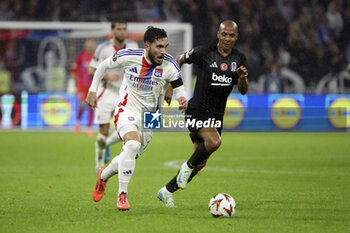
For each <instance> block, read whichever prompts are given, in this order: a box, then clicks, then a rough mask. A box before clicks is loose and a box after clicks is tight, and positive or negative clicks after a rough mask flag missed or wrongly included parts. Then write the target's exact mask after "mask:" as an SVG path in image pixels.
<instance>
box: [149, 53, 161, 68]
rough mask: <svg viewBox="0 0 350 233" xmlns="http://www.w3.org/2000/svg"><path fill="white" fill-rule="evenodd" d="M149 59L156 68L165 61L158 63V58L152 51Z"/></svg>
mask: <svg viewBox="0 0 350 233" xmlns="http://www.w3.org/2000/svg"><path fill="white" fill-rule="evenodd" d="M148 58H149V60H150V61H151V63H152V64H153V65H155V66H159V65H161V64H162V62H163V60H162V61H161V62H157V61H156V57H155V56H154V54H153V53H152V51H151V50H150V51H149V53H148Z"/></svg>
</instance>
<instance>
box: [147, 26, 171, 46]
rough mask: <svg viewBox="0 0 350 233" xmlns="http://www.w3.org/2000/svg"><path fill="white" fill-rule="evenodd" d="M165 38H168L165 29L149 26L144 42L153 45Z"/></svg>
mask: <svg viewBox="0 0 350 233" xmlns="http://www.w3.org/2000/svg"><path fill="white" fill-rule="evenodd" d="M165 37H168V35H167V33H166V31H165V30H164V29H161V28H156V27H152V26H149V27H148V28H147V30H146V32H145V35H144V39H143V41H144V42H145V43H153V42H154V41H156V40H159V39H161V38H165Z"/></svg>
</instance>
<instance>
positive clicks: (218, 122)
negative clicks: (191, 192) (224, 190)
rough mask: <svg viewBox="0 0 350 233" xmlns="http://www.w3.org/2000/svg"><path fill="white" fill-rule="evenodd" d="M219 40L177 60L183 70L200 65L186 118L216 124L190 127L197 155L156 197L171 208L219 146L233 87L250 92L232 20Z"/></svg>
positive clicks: (194, 155)
mask: <svg viewBox="0 0 350 233" xmlns="http://www.w3.org/2000/svg"><path fill="white" fill-rule="evenodd" d="M217 38H218V43H217V44H212V45H209V46H199V47H196V48H194V49H191V50H190V51H188V52H187V53H185V54H183V55H180V56H179V57H177V59H176V60H177V62H178V63H179V65H180V67H181V66H182V65H183V64H184V63H188V64H192V63H195V64H196V65H197V66H198V74H197V81H196V86H195V89H194V96H193V98H192V99H191V100H190V101H189V102H188V108H187V110H186V113H185V115H186V118H187V119H189V120H193V119H195V121H196V122H202V123H203V122H205V121H208V120H209V121H210V122H214V123H213V124H209V127H204V126H203V124H202V123H199V124H195V125H194V126H193V127H192V125H191V127H189V131H190V137H191V139H192V142H193V144H194V152H193V154H192V156H191V157H190V158H189V159H188V160H187V161H186V162H185V163H184V164H182V165H181V168H180V170H179V172H178V173H177V175H176V176H175V177H174V178H173V179H172V180H170V182H169V183H168V184H167V185H166V186H164V187H163V188H161V189H160V190H159V191H158V194H157V196H158V198H159V199H160V200H161V201H163V203H164V204H165V205H166V206H169V207H174V206H175V204H174V199H173V193H174V192H175V191H176V190H178V189H179V188H181V189H184V188H185V187H186V185H187V183H188V182H190V181H191V180H192V178H193V177H194V176H195V175H196V174H197V173H198V172H199V171H200V170H201V169H202V168H203V167H204V166H205V164H206V162H207V160H208V158H209V157H210V155H211V154H212V153H213V152H214V151H216V150H217V149H218V148H219V147H220V145H221V137H220V135H221V129H222V120H223V115H224V111H225V107H226V102H227V98H228V96H229V95H230V93H231V91H232V88H233V86H234V85H235V84H237V87H238V90H239V92H240V93H241V94H242V95H244V94H245V93H247V91H248V79H247V76H248V71H247V68H246V58H245V56H244V54H242V53H241V52H239V51H238V50H236V49H234V48H233V46H234V44H235V43H236V41H237V39H238V26H237V24H236V23H235V22H233V21H231V20H226V21H223V22H222V23H221V24H220V26H219V30H218V32H217Z"/></svg>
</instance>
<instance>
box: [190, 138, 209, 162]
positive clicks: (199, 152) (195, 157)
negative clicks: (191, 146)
mask: <svg viewBox="0 0 350 233" xmlns="http://www.w3.org/2000/svg"><path fill="white" fill-rule="evenodd" d="M210 154H211V153H209V152H208V151H207V149H205V146H204V142H202V143H200V144H199V145H198V147H197V149H196V150H195V151H194V152H193V154H192V156H191V158H190V159H189V160H188V161H187V165H188V166H189V168H195V167H196V166H197V165H199V164H201V163H202V162H203V161H204V160H205V159H206V158H208V156H209V155H210Z"/></svg>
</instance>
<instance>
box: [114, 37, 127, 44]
mask: <svg viewBox="0 0 350 233" xmlns="http://www.w3.org/2000/svg"><path fill="white" fill-rule="evenodd" d="M114 38H115V40H116V41H118V42H119V43H123V42H124V41H125V38H124V39H121V38H119V37H117V36H115V37H114Z"/></svg>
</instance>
